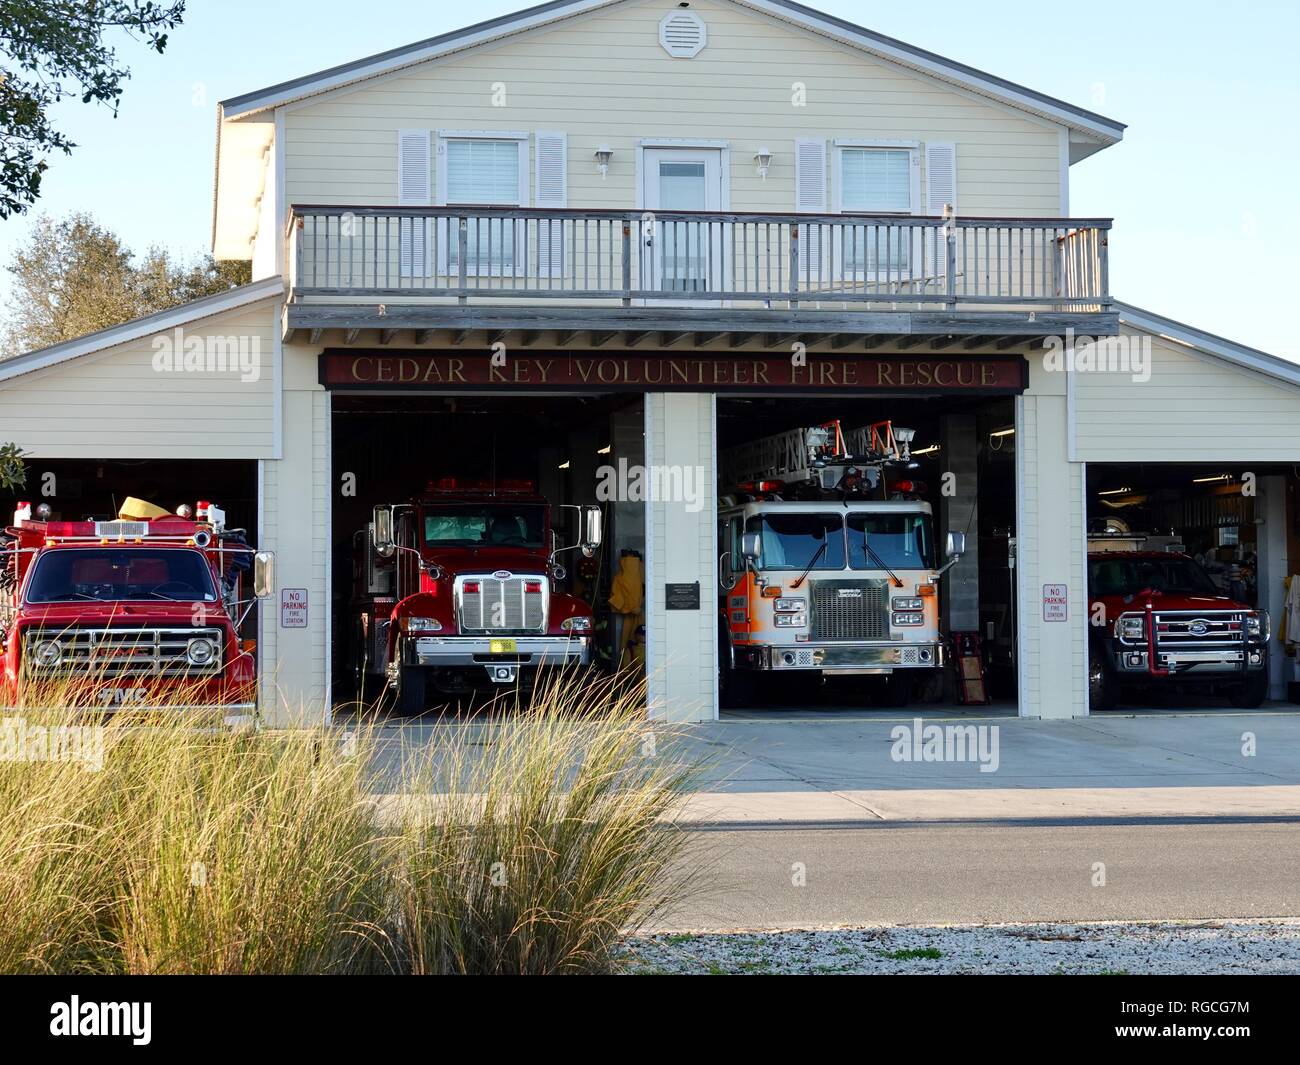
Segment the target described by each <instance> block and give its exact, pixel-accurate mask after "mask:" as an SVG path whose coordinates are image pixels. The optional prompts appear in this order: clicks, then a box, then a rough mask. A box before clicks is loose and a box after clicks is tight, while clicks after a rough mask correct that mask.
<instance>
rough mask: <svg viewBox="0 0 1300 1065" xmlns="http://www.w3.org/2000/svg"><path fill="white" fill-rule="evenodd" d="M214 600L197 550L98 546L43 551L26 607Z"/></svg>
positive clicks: (205, 566) (34, 569) (34, 567)
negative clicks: (114, 548)
mask: <svg viewBox="0 0 1300 1065" xmlns="http://www.w3.org/2000/svg"><path fill="white" fill-rule="evenodd" d="M216 598H217V593H216V589H215V588H214V587H213V584H212V571H211V570H210V569H209V568H208V562H207V559H206V558H204V556H203V555H201V554H200V553H199V552H198V551H186V550H183V549H177V548H148V547H133V548H131V549H130V550H126V551H124V550H121V549H117V550H112V549H109V548H103V547H88V548H63V549H60V550H57V551H46V552H45V553H44V554H42V555H41V556H40V557H39V558H37V559H36V561H35V562H34V563H33V565H32V576H31V581H30V583H29V584H28V585H27V602H29V603H72V602H81V601H85V600H91V601H93V602H104V603H112V602H119V601H124V600H139V599H164V600H171V601H174V602H181V603H205V602H213V601H215V600H216Z"/></svg>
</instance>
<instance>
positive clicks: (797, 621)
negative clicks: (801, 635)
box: [776, 614, 808, 629]
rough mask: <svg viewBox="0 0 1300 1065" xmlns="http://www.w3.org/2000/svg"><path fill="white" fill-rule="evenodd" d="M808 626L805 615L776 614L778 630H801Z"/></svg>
mask: <svg viewBox="0 0 1300 1065" xmlns="http://www.w3.org/2000/svg"><path fill="white" fill-rule="evenodd" d="M807 624H808V615H807V614H777V616H776V627H777V628H778V629H802V628H804V627H805V626H806V625H807Z"/></svg>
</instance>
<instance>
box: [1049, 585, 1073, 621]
mask: <svg viewBox="0 0 1300 1065" xmlns="http://www.w3.org/2000/svg"><path fill="white" fill-rule="evenodd" d="M1043 620H1044V621H1069V620H1070V590H1069V588H1068V587H1066V585H1064V584H1044V585H1043Z"/></svg>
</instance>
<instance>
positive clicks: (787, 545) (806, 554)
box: [758, 514, 844, 570]
mask: <svg viewBox="0 0 1300 1065" xmlns="http://www.w3.org/2000/svg"><path fill="white" fill-rule="evenodd" d="M758 521H759V522H760V526H759V528H760V531H761V532H762V551H761V553H760V555H759V559H758V566H759V569H797V570H804V569H807V568H808V567H809V566H810V565H811V566H812V568H813V569H843V568H844V519H843V518H842V517H841V516H840V515H839V514H763V515H760V517H759V518H758Z"/></svg>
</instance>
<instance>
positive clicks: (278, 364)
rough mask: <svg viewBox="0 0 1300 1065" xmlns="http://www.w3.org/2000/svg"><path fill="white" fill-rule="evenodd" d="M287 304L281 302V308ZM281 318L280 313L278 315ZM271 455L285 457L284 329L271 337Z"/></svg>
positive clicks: (280, 329)
mask: <svg viewBox="0 0 1300 1065" xmlns="http://www.w3.org/2000/svg"><path fill="white" fill-rule="evenodd" d="M286 306H287V304H281V305H280V310H281V312H283V309H284V308H285V307H286ZM276 318H277V319H279V318H280V314H277V315H276ZM271 457H272V458H273V459H282V458H284V330H283V328H279V329H276V330H275V334H274V336H272V338H271Z"/></svg>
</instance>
